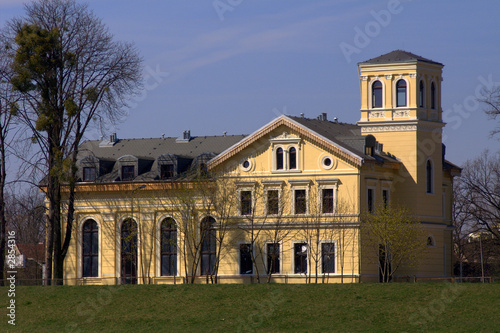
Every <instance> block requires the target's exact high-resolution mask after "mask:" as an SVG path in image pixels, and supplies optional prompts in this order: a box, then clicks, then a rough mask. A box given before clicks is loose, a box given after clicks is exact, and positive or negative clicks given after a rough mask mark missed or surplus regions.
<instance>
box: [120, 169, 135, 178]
mask: <svg viewBox="0 0 500 333" xmlns="http://www.w3.org/2000/svg"><path fill="white" fill-rule="evenodd" d="M134 177H135V173H134V166H133V165H124V166H122V180H132V179H134Z"/></svg>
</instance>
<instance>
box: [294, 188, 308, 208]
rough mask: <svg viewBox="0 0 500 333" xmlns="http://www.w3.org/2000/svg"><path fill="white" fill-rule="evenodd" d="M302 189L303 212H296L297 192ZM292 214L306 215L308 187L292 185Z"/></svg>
mask: <svg viewBox="0 0 500 333" xmlns="http://www.w3.org/2000/svg"><path fill="white" fill-rule="evenodd" d="M298 191H304V204H305V205H304V212H303V213H298V212H297V200H298V198H297V192H298ZM292 196H293V197H292V215H307V214H308V213H309V189H308V188H307V187H302V186H300V187H299V186H297V187H295V186H294V187H292Z"/></svg>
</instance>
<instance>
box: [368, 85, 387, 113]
mask: <svg viewBox="0 0 500 333" xmlns="http://www.w3.org/2000/svg"><path fill="white" fill-rule="evenodd" d="M377 83H380V87H378V86H377V87H375V84H377ZM370 88H371V99H370V101H371V108H372V109H381V108H383V107H384V84H383V83H382V81H381V80H380V79H379V78H377V79H375V80H373V81H372V82H371V83H370ZM379 91H380V103H376V102H377V95H376V92H379ZM379 104H380V105H379Z"/></svg>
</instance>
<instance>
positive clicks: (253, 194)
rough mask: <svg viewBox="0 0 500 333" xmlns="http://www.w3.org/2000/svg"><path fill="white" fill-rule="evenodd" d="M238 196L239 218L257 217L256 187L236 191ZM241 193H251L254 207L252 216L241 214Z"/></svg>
mask: <svg viewBox="0 0 500 333" xmlns="http://www.w3.org/2000/svg"><path fill="white" fill-rule="evenodd" d="M236 192H237V195H238V216H240V217H248V216H253V215H255V188H254V187H241V188H238V190H237V191H236ZM241 192H250V193H251V197H252V207H251V212H250V214H247V215H243V214H242V213H241Z"/></svg>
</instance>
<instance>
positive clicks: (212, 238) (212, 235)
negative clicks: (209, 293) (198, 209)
mask: <svg viewBox="0 0 500 333" xmlns="http://www.w3.org/2000/svg"><path fill="white" fill-rule="evenodd" d="M200 236H201V241H202V243H201V275H212V274H214V273H215V271H214V269H215V259H216V250H217V236H216V230H215V219H214V218H213V217H211V216H208V217H205V218H204V219H203V220H202V221H201V225H200Z"/></svg>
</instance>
